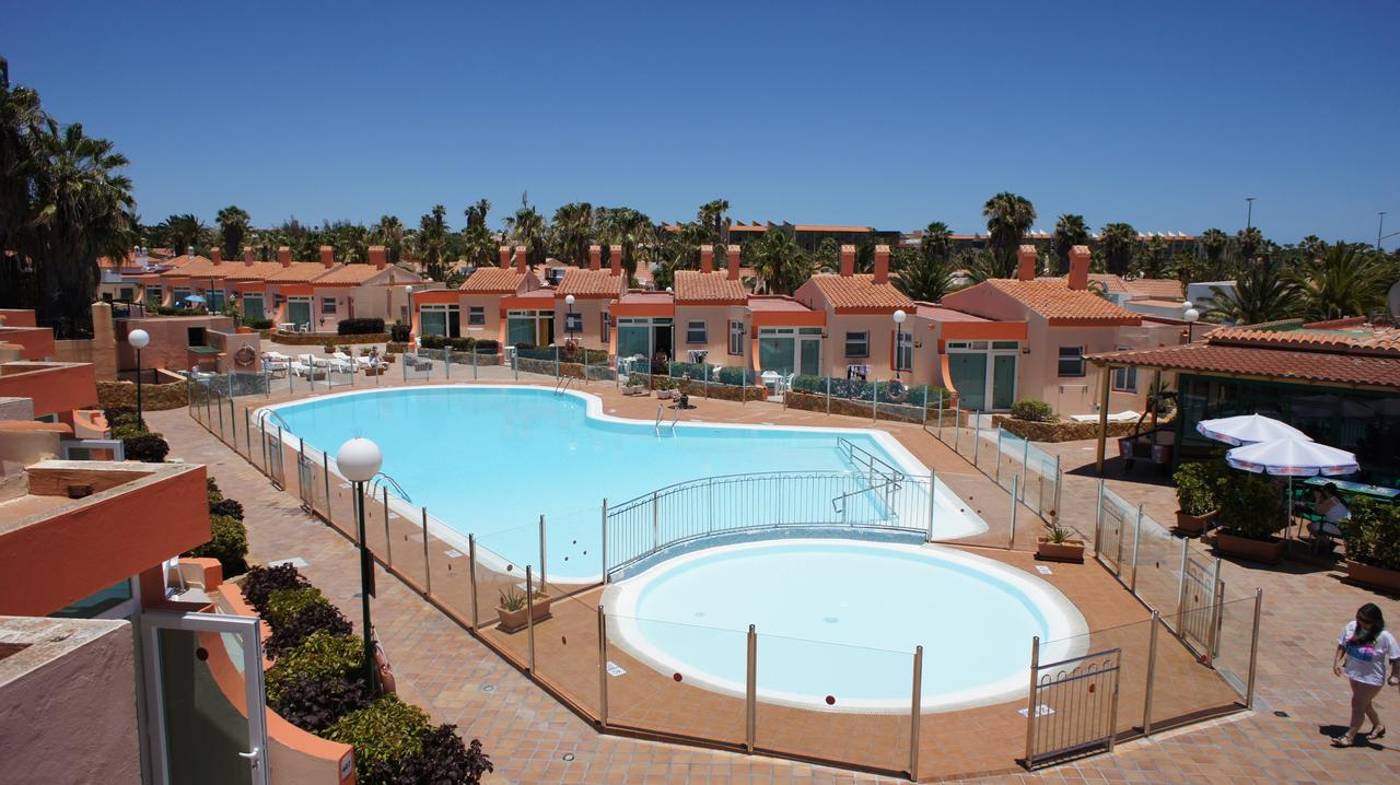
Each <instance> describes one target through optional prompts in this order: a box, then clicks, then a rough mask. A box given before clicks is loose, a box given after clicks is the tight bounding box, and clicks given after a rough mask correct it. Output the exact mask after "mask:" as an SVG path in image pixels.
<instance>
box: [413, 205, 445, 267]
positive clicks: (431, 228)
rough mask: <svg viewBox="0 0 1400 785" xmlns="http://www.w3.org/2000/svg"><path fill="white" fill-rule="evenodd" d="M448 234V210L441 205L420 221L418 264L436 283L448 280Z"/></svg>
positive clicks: (436, 206)
mask: <svg viewBox="0 0 1400 785" xmlns="http://www.w3.org/2000/svg"><path fill="white" fill-rule="evenodd" d="M447 232H448V229H447V208H446V207H443V206H442V205H440V204H437V205H433V210H432V212H430V213H428V214H427V215H424V216H423V217H422V218H420V219H418V235H417V238H416V239H417V251H418V263H419V264H420V265H422V267H423V272H424V274H426V275H427V276H428V278H430V279H432V280H434V281H442V280H446V278H447V272H448V270H447Z"/></svg>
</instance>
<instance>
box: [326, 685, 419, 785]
mask: <svg viewBox="0 0 1400 785" xmlns="http://www.w3.org/2000/svg"><path fill="white" fill-rule="evenodd" d="M431 729H432V724H431V723H430V722H429V720H428V715H427V714H426V713H425V712H424V711H423V710H422V709H420V708H418V707H417V706H413V705H411V704H408V703H404V702H403V701H401V700H399V699H398V696H396V695H385V696H384V697H382V698H380V699H379V700H376V701H375V702H374V703H371V704H370V705H368V706H366V707H365V708H363V709H360V710H359V711H352V712H350V713H349V714H347V715H345V716H344V717H341V718H340V719H339V720H336V722H335V724H333V725H331V726H330V728H329V729H327V731H326V738H328V739H330V740H331V741H338V742H341V743H343V744H349V745H351V746H353V747H354V748H355V773H356V775H357V776H356V781H357V782H358V783H359V785H392V783H393V779H388V778H386V777H393V778H395V779H396V778H397V777H396V776H395V775H396V774H397V771H396V769H397V768H399V766H398V765H397V764H399V763H400V762H401V761H403V760H404V759H405V758H408V757H410V756H413V755H417V754H418V753H420V752H422V751H423V736H424V735H425V734H426V733H428V732H429V731H430V730H431Z"/></svg>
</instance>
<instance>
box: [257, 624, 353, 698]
mask: <svg viewBox="0 0 1400 785" xmlns="http://www.w3.org/2000/svg"><path fill="white" fill-rule="evenodd" d="M364 662H365V644H364V641H362V640H360V638H359V637H357V636H355V635H332V634H331V633H328V632H317V633H312V634H311V635H308V636H307V638H306V640H304V641H302V642H301V645H300V646H297V647H296V648H295V649H292V650H291V651H289V652H287V653H285V654H283V655H282V656H281V657H278V658H277V661H276V662H274V663H273V664H272V667H271V668H268V669H267V680H266V681H267V699H268V700H269V701H271V702H273V703H276V702H277V701H278V700H280V699H281V697H282V688H283V686H285V685H287V684H289V683H291V682H292V681H294V680H297V679H300V678H303V677H312V678H328V677H339V678H346V679H349V678H358V677H359V676H360V675H362V674H363V672H364Z"/></svg>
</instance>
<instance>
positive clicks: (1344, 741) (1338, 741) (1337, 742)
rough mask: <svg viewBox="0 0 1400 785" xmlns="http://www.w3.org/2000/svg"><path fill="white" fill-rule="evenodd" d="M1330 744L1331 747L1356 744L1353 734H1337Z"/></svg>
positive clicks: (1353, 745)
mask: <svg viewBox="0 0 1400 785" xmlns="http://www.w3.org/2000/svg"><path fill="white" fill-rule="evenodd" d="M1332 746H1333V747H1355V746H1356V737H1355V736H1350V737H1348V736H1338V737H1337V738H1335V739H1333V740H1332Z"/></svg>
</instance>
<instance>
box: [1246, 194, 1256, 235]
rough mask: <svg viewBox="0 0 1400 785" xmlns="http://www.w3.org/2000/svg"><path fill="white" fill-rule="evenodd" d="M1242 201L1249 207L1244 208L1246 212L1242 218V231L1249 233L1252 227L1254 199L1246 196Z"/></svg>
mask: <svg viewBox="0 0 1400 785" xmlns="http://www.w3.org/2000/svg"><path fill="white" fill-rule="evenodd" d="M1244 201H1245V204H1247V205H1249V207H1248V208H1246V209H1247V212H1246V213H1245V217H1244V229H1245V231H1249V230H1250V229H1251V228H1253V226H1254V197H1253V196H1246V197H1245V198H1244Z"/></svg>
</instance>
